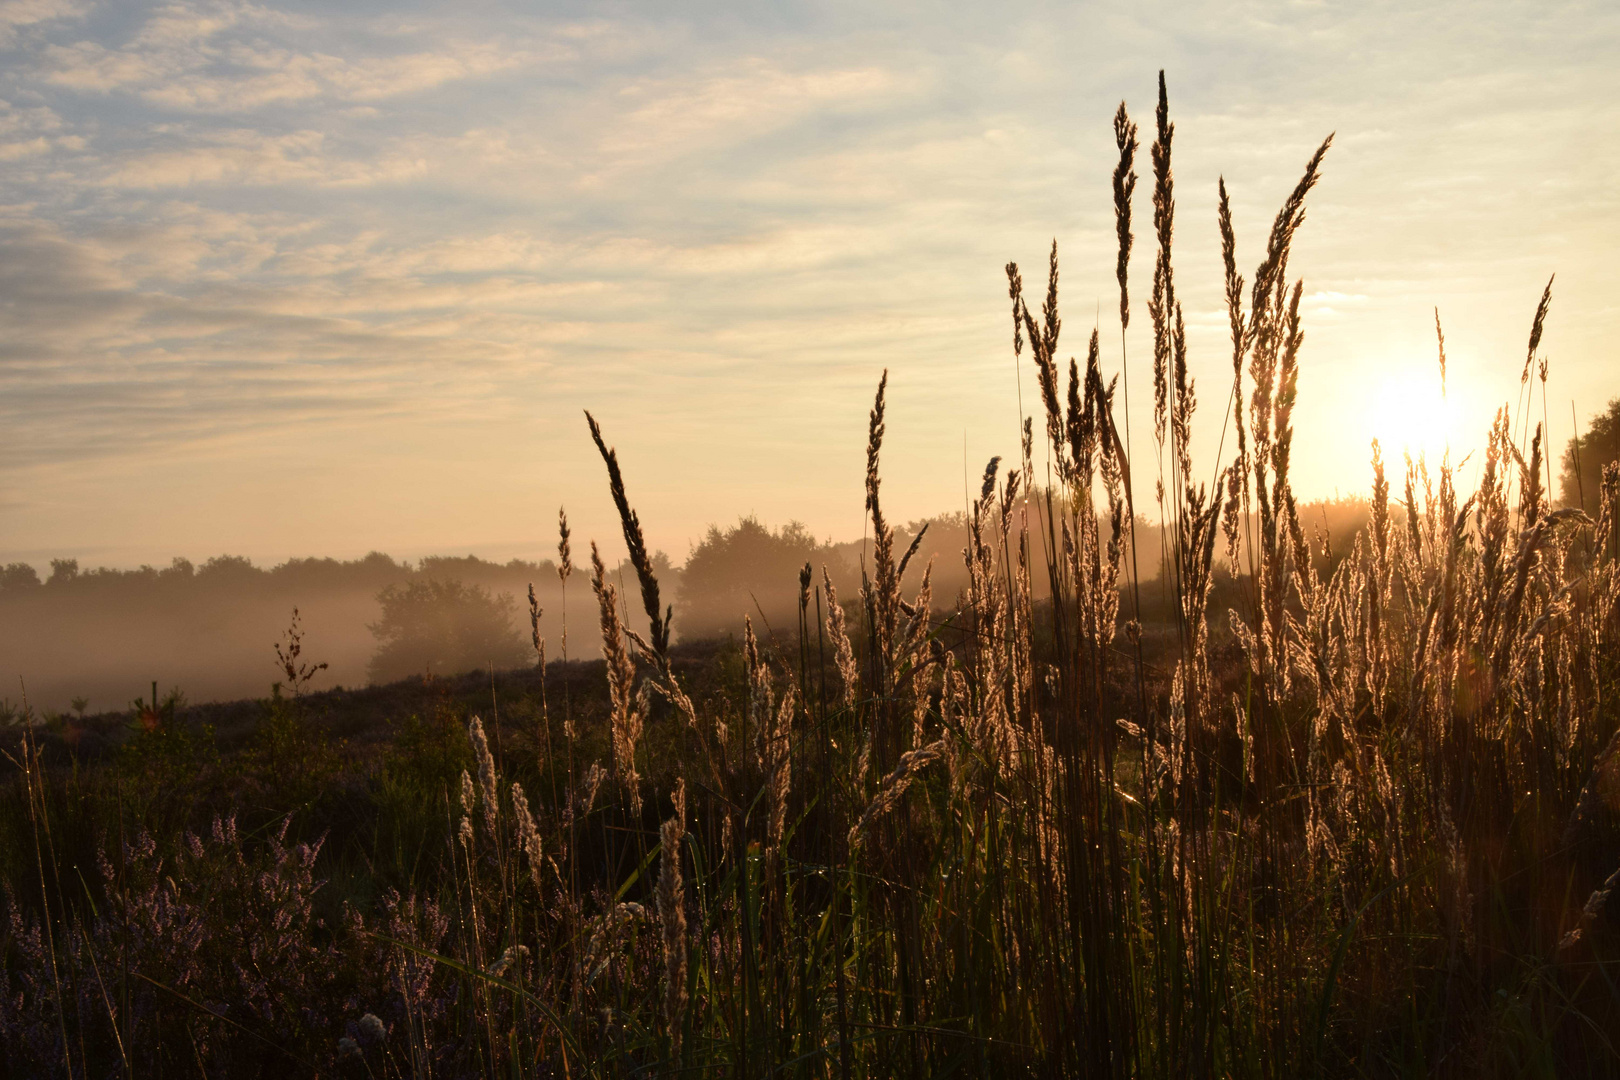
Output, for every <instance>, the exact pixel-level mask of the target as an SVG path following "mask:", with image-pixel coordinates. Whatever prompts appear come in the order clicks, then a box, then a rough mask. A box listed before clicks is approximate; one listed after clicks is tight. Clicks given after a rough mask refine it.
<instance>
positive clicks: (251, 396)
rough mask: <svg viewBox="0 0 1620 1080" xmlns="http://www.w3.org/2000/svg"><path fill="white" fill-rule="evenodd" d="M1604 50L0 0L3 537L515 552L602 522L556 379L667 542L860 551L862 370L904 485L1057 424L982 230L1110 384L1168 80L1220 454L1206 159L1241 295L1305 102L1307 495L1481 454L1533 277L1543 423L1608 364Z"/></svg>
mask: <svg viewBox="0 0 1620 1080" xmlns="http://www.w3.org/2000/svg"><path fill="white" fill-rule="evenodd" d="M1617 54H1620V8H1616V7H1615V6H1614V5H1612V4H1560V3H1491V2H1480V3H1468V4H1447V5H1434V4H1421V3H1399V4H1383V3H1355V4H1335V3H1324V2H1309V3H1305V2H1301V3H1238V2H1225V3H1219V2H1218V3H1209V4H1193V3H1183V4H1163V3H1157V4H1156V3H1151V2H1134V3H1121V4H1086V3H1081V4H1062V5H1045V4H1039V3H1035V4H1025V5H1018V6H1017V7H1016V8H1015V9H1010V8H1008V7H1006V6H1004V5H986V4H982V3H959V4H947V3H937V4H936V3H931V4H926V5H925V4H916V5H912V4H891V5H874V4H871V3H848V4H844V3H813V4H812V3H785V4H764V3H756V4H748V5H724V4H710V3H702V2H697V3H686V4H679V5H672V4H665V3H657V4H651V3H649V4H591V5H569V4H547V5H506V4H500V3H494V2H485V0H460V2H458V3H454V4H399V3H390V4H373V3H366V2H355V3H346V4H342V5H333V4H315V3H285V4H247V3H237V2H222V3H195V4H193V3H174V4H140V3H133V2H128V0H122V2H119V3H96V2H91V0H3V2H0V561H6V562H9V561H15V560H22V561H28V562H31V563H33V564H34V565H36V566H39V567H40V568H41V569H42V570H44V569H45V568H46V563H47V561H48V560H49V559H52V558H58V557H75V558H78V559H79V560H80V561H81V563H86V564H92V565H97V564H99V565H110V566H133V565H136V564H139V563H143V562H150V563H154V564H157V565H166V564H167V563H168V561H169V560H170V559H171V558H172V557H174V556H185V557H188V558H191V559H193V560H200V559H203V558H206V557H208V556H210V555H215V554H220V553H224V552H229V553H233V554H241V555H247V556H249V557H251V558H253V559H255V560H256V561H262V562H275V561H279V560H281V559H284V558H287V557H290V556H308V555H332V556H339V557H353V556H357V555H360V554H363V553H365V552H367V551H370V550H373V549H378V550H383V551H386V552H389V553H391V554H394V555H396V556H400V557H419V556H421V555H423V554H429V553H457V554H467V553H477V554H480V555H483V556H486V557H491V558H508V557H513V556H521V557H525V558H535V557H540V556H543V555H545V554H546V553H548V552H549V551H550V550H551V549H552V548H553V546H554V544H555V519H556V513H557V508H558V506H559V505H566V507H567V508H568V511H569V515H570V518H571V519H572V520H573V522H574V526H575V537H576V546H579V545H582V544H583V541H584V540H586V539H588V538H590V537H596V538H598V539H599V540H601V541H602V542H603V546H604V550H605V552H607V553H615V552H618V551H620V550H622V541H619V540H618V539H617V533H618V530H617V526H616V520H615V518H614V516H613V508H612V503H611V502H610V500H609V497H608V493H607V488H606V484H605V475H604V471H603V468H602V465H601V462H600V460H599V458H597V457H596V453H595V450H594V448H593V446H592V445H591V442H590V439H589V434H588V431H587V429H586V425H585V420H584V417H583V410H585V409H589V410H591V411H592V412H593V413H594V415H596V417H597V418H598V419H599V420H600V421H601V422H602V425H603V428H604V430H605V433H606V436H607V438H608V440H609V441H610V442H611V443H613V444H615V445H616V446H617V448H618V451H619V454H620V457H621V459H622V461H623V463H624V469H625V476H626V482H627V485H628V487H629V492H630V497H631V500H632V502H633V503H634V504H635V505H636V507H637V509H638V511H639V513H640V517H641V520H642V521H643V523H644V524H645V526H646V529H647V533H648V538H649V542H650V543H651V545H652V546H654V547H656V548H659V549H662V550H664V551H666V552H668V553H669V554H670V556H671V557H672V558H673V559H674V560H675V561H676V562H677V563H679V562H680V561H682V560H683V559H684V557H685V555H686V553H687V551H688V550H689V547H690V544H691V543H692V542H693V541H694V540H696V539H699V538H700V537H701V536H702V534H703V532H704V531H705V529H706V528H707V526H708V525H709V524H711V523H721V524H724V523H727V522H730V521H734V520H736V518H737V517H738V516H739V515H742V514H755V515H757V516H758V517H759V518H760V519H761V520H763V521H765V522H766V523H768V524H773V525H779V524H782V523H784V522H786V521H789V520H798V521H801V522H803V523H805V524H806V525H808V526H809V527H810V528H811V530H812V531H813V532H815V533H816V534H817V535H819V536H827V537H832V538H835V539H839V540H842V539H848V538H853V537H858V536H860V535H861V534H862V532H863V497H862V488H861V484H862V476H863V471H864V451H865V429H866V420H867V410H868V408H869V407H870V404H871V398H872V394H873V391H874V390H875V388H876V384H877V381H878V377H879V375H880V374H881V372H882V371H883V370H884V369H887V370H888V371H889V391H888V394H889V397H888V401H889V414H888V441H887V442H886V443H885V446H884V457H883V473H884V477H885V487H884V493H885V504H886V509H887V513H888V515H889V516H890V518H891V519H895V520H900V521H904V520H907V519H910V518H918V517H922V516H925V515H930V514H934V513H938V512H942V511H948V510H951V509H959V508H961V506H962V504H963V476H964V471H966V472H971V473H972V474H973V475H975V476H977V474H978V473H979V472H980V470H981V469H982V468H983V464H984V462H985V460H986V459H987V458H989V457H990V456H991V455H992V454H1003V455H1008V456H1013V455H1016V452H1017V436H1016V432H1017V425H1018V418H1019V415H1020V401H1022V406H1023V409H1024V410H1025V411H1026V412H1027V411H1029V410H1031V409H1034V408H1035V407H1036V406H1037V405H1038V401H1037V398H1036V396H1035V392H1034V383H1033V375H1032V372H1031V371H1029V370H1025V371H1023V372H1019V371H1017V370H1016V368H1015V365H1014V361H1013V357H1012V349H1011V341H1010V338H1011V332H1010V327H1009V325H1008V323H1009V316H1008V301H1007V295H1006V281H1005V276H1004V272H1003V269H1002V268H1003V266H1004V264H1005V263H1007V262H1008V261H1016V262H1018V263H1019V264H1020V265H1021V266H1022V267H1023V269H1024V276H1025V280H1026V283H1027V285H1028V287H1029V288H1030V290H1031V291H1033V292H1035V293H1036V295H1039V291H1040V289H1041V285H1042V282H1043V279H1044V264H1045V258H1046V251H1047V248H1048V246H1049V245H1050V244H1051V243H1052V242H1053V240H1056V242H1057V244H1058V247H1059V252H1060V255H1061V258H1062V267H1063V276H1062V303H1063V312H1064V325H1065V335H1064V338H1063V342H1062V344H1061V345H1060V349H1061V351H1062V353H1063V354H1064V355H1065V356H1067V355H1068V354H1070V353H1077V354H1080V355H1081V356H1082V357H1083V355H1084V348H1085V342H1086V338H1087V336H1089V333H1090V330H1091V328H1092V326H1093V325H1097V326H1098V327H1099V329H1100V331H1101V333H1102V340H1103V342H1104V353H1103V355H1104V361H1105V363H1104V367H1105V373H1106V374H1110V375H1111V374H1113V373H1114V372H1117V371H1119V370H1120V365H1121V348H1120V335H1119V328H1118V321H1117V316H1116V315H1115V314H1114V313H1115V312H1116V311H1117V304H1118V299H1117V293H1116V291H1115V285H1114V282H1113V272H1114V259H1115V252H1114V236H1113V218H1112V204H1111V193H1110V188H1109V176H1110V173H1111V171H1112V169H1113V166H1114V161H1115V150H1114V147H1113V138H1112V129H1111V118H1112V114H1113V111H1114V109H1115V108H1116V107H1117V105H1118V104H1119V102H1120V101H1121V100H1122V99H1123V100H1124V101H1125V102H1126V103H1127V105H1128V107H1129V108H1130V109H1131V111H1132V114H1133V115H1134V117H1135V118H1136V119H1137V120H1138V121H1139V122H1141V123H1142V125H1143V132H1144V138H1143V142H1144V150H1143V153H1142V155H1141V157H1140V159H1139V163H1140V165H1139V167H1140V171H1143V172H1146V171H1147V161H1146V149H1145V148H1146V143H1147V141H1149V138H1148V134H1147V133H1148V131H1149V129H1150V128H1151V126H1152V111H1153V105H1154V95H1155V92H1156V80H1157V75H1158V72H1159V70H1160V69H1161V68H1162V69H1164V70H1165V72H1166V78H1167V80H1168V85H1169V93H1170V106H1171V113H1172V118H1173V119H1174V121H1175V124H1176V131H1175V141H1174V158H1173V163H1174V169H1175V176H1176V185H1177V186H1176V193H1177V219H1176V222H1177V231H1176V237H1177V248H1176V251H1177V256H1176V258H1177V281H1178V288H1179V290H1180V293H1181V296H1182V300H1183V303H1184V304H1185V307H1186V317H1187V322H1188V333H1189V343H1190V349H1191V357H1192V359H1191V364H1192V373H1193V375H1194V376H1195V378H1196V379H1197V384H1196V385H1197V393H1198V398H1199V401H1200V410H1199V413H1198V415H1197V418H1196V421H1195V423H1196V433H1197V434H1196V441H1195V456H1196V457H1197V458H1198V460H1199V461H1200V462H1201V463H1202V464H1204V465H1207V466H1208V467H1209V468H1210V471H1211V473H1213V472H1214V469H1215V456H1214V455H1215V451H1216V448H1217V446H1218V445H1219V444H1220V435H1221V420H1222V418H1223V415H1224V408H1225V402H1226V400H1227V395H1228V393H1229V390H1230V381H1231V379H1230V359H1229V351H1228V350H1229V345H1228V343H1227V339H1226V336H1225V335H1226V329H1225V326H1226V316H1225V313H1224V310H1223V309H1222V308H1221V306H1220V305H1221V303H1222V301H1221V295H1220V270H1219V265H1220V264H1219V239H1218V234H1217V232H1216V225H1215V185H1216V180H1217V178H1218V177H1220V176H1224V177H1225V179H1226V182H1227V184H1228V187H1229V188H1230V189H1231V192H1232V198H1233V210H1234V217H1235V223H1236V228H1237V238H1238V258H1239V264H1240V269H1242V270H1243V271H1244V273H1245V274H1246V276H1252V274H1253V269H1254V266H1255V265H1256V264H1257V263H1258V262H1259V260H1260V258H1261V255H1262V249H1263V243H1264V237H1265V234H1266V231H1267V230H1268V228H1269V226H1270V222H1271V218H1272V216H1273V215H1274V214H1275V213H1276V210H1277V207H1278V206H1279V204H1280V203H1281V201H1282V199H1283V197H1284V196H1285V195H1286V194H1287V192H1288V190H1289V189H1290V188H1291V187H1292V186H1293V184H1294V183H1295V181H1296V179H1297V178H1298V176H1299V173H1300V170H1301V168H1302V167H1303V165H1304V162H1305V161H1306V159H1307V158H1308V157H1309V155H1310V153H1311V151H1312V150H1313V149H1314V148H1315V147H1316V146H1317V144H1318V143H1320V142H1321V140H1322V139H1323V138H1324V137H1325V136H1327V135H1328V134H1329V133H1330V132H1331V133H1334V136H1335V137H1334V144H1333V149H1332V150H1331V151H1330V153H1329V154H1328V157H1327V161H1326V166H1325V172H1324V178H1323V180H1322V182H1321V184H1320V186H1319V187H1318V188H1317V190H1316V191H1315V192H1314V193H1313V195H1312V198H1311V200H1310V203H1309V211H1308V216H1307V220H1306V223H1305V226H1304V228H1303V230H1302V232H1301V234H1300V236H1299V239H1298V241H1297V244H1296V248H1295V254H1294V258H1293V261H1292V264H1291V266H1292V272H1293V273H1294V274H1296V275H1298V276H1300V277H1301V278H1302V280H1303V282H1304V292H1305V302H1304V304H1303V311H1304V327H1305V332H1306V341H1305V346H1304V352H1303V356H1302V371H1301V377H1300V399H1299V406H1298V409H1297V411H1296V414H1295V424H1296V431H1297V435H1296V450H1295V477H1296V488H1297V490H1298V491H1299V492H1300V493H1301V495H1302V496H1304V497H1307V498H1309V497H1331V496H1333V495H1334V494H1335V493H1340V494H1348V493H1351V492H1357V491H1360V490H1363V489H1364V488H1365V487H1366V486H1367V483H1368V477H1369V468H1368V460H1369V441H1370V439H1371V438H1372V437H1373V436H1374V435H1379V436H1381V437H1382V439H1383V440H1384V443H1385V447H1386V454H1387V455H1389V456H1391V457H1398V455H1399V452H1400V447H1401V446H1404V445H1408V444H1410V445H1412V446H1414V447H1416V448H1417V449H1420V450H1425V451H1426V452H1428V453H1431V454H1437V453H1439V452H1441V448H1442V447H1443V446H1444V445H1446V444H1447V443H1449V445H1450V446H1451V447H1452V452H1453V455H1454V457H1459V458H1460V457H1462V456H1463V455H1464V454H1465V453H1466V450H1467V448H1469V447H1472V446H1474V445H1477V444H1478V442H1479V441H1480V437H1481V436H1482V435H1483V433H1484V431H1485V430H1486V428H1487V427H1488V425H1489V422H1490V418H1491V413H1492V411H1493V410H1494V409H1495V408H1496V406H1497V405H1498V404H1500V403H1503V402H1511V401H1512V400H1513V399H1514V397H1515V395H1516V392H1517V390H1518V381H1519V375H1520V372H1521V369H1522V366H1523V363H1524V357H1525V346H1526V338H1527V336H1528V331H1529V327H1530V322H1531V317H1532V315H1533V312H1534V310H1535V306H1536V302H1537V300H1538V298H1539V296H1540V293H1541V289H1542V286H1543V285H1544V284H1545V282H1546V280H1547V278H1548V277H1549V276H1550V275H1552V274H1554V273H1556V274H1557V280H1556V283H1555V285H1554V293H1553V302H1552V311H1551V315H1550V318H1549V320H1548V324H1547V332H1546V335H1545V337H1544V339H1543V343H1542V352H1543V353H1544V354H1545V355H1546V356H1547V358H1548V360H1549V379H1548V384H1547V398H1548V401H1549V405H1548V409H1547V413H1548V416H1549V419H1550V425H1551V432H1552V437H1553V439H1554V441H1555V443H1558V444H1561V443H1562V442H1563V441H1564V440H1566V439H1567V438H1568V436H1569V432H1570V423H1571V419H1570V403H1571V402H1573V403H1574V407H1575V412H1576V413H1577V414H1578V415H1579V417H1580V421H1581V423H1583V424H1584V423H1585V422H1586V420H1587V419H1588V417H1589V416H1590V415H1591V413H1593V412H1594V411H1596V410H1597V409H1599V408H1600V407H1601V406H1602V404H1603V402H1605V401H1607V400H1608V399H1609V398H1610V397H1612V396H1615V395H1620V363H1617V362H1616V358H1615V355H1614V353H1615V347H1614V342H1615V341H1616V339H1617V331H1620V308H1617V299H1616V298H1617V297H1620V267H1617V261H1616V260H1615V258H1614V257H1613V252H1614V251H1615V250H1616V249H1617V247H1620V244H1617V241H1620V187H1617V186H1616V184H1615V183H1614V177H1615V176H1616V175H1620V139H1617V137H1616V136H1617V125H1620V65H1617V64H1614V63H1613V58H1614V56H1615V55H1617ZM1150 187H1151V183H1150V182H1144V183H1143V184H1142V186H1141V187H1139V189H1138V202H1137V208H1136V215H1137V218H1136V220H1137V223H1138V225H1137V247H1136V259H1135V261H1134V263H1133V267H1132V270H1133V275H1132V290H1133V300H1134V303H1135V308H1134V314H1133V320H1132V326H1131V331H1130V335H1129V339H1128V341H1127V343H1126V351H1125V355H1126V357H1127V358H1128V362H1129V364H1130V368H1129V379H1130V381H1131V390H1132V398H1131V421H1132V431H1133V434H1134V436H1135V440H1134V445H1133V448H1132V449H1133V454H1134V455H1136V456H1137V457H1138V458H1141V457H1143V456H1146V455H1151V454H1152V453H1153V445H1152V442H1151V438H1150V432H1151V427H1152V425H1151V415H1150V413H1149V411H1148V410H1149V409H1150V407H1151V385H1150V381H1149V380H1150V371H1149V368H1148V356H1149V344H1150V338H1149V336H1148V335H1149V330H1148V326H1149V323H1148V318H1147V311H1146V305H1145V300H1146V296H1147V292H1148V288H1149V283H1150V275H1151V261H1150V260H1151V243H1150V238H1149V237H1148V236H1147V235H1146V233H1147V231H1148V228H1149V223H1150V211H1149V207H1148V204H1147V198H1146V196H1147V193H1148V191H1149V189H1150ZM1436 307H1438V308H1439V311H1440V317H1441V319H1442V321H1443V323H1444V325H1445V332H1446V343H1447V352H1448V356H1449V361H1450V370H1449V379H1448V394H1447V397H1446V398H1445V399H1444V401H1442V400H1441V399H1440V398H1439V396H1438V373H1437V371H1436V364H1435V340H1434V310H1435V308H1436ZM1026 360H1027V353H1026ZM1038 429H1039V424H1038V423H1037V430H1038ZM1226 445H1227V447H1228V452H1229V449H1230V442H1229V441H1228V443H1227V444H1226Z"/></svg>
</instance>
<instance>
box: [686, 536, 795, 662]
mask: <svg viewBox="0 0 1620 1080" xmlns="http://www.w3.org/2000/svg"><path fill="white" fill-rule="evenodd" d="M825 558H826V555H825V552H824V549H823V546H822V545H820V544H818V543H817V542H816V539H815V537H814V536H812V535H811V534H810V530H809V529H807V528H805V527H804V526H803V525H801V524H800V523H798V522H797V521H793V522H789V523H788V524H786V525H784V526H782V527H781V528H780V529H778V530H777V531H776V532H774V533H773V532H772V531H771V530H770V529H769V528H767V527H766V526H764V525H761V524H760V523H759V520H758V519H757V518H753V517H745V518H739V519H738V521H737V524H736V525H734V526H733V527H731V528H729V529H725V530H722V529H720V528H719V527H718V526H715V525H711V526H709V533H708V535H707V536H705V537H704V538H703V542H702V543H700V544H698V545H697V546H696V547H694V548H693V549H692V553H691V555H689V556H688V557H687V560H686V567H685V569H684V570H683V571H682V573H681V600H680V604H679V606H678V607H677V608H676V613H677V616H678V618H679V627H680V632H681V634H682V635H683V636H684V637H686V638H688V639H690V638H694V637H703V636H705V635H707V634H713V633H715V632H717V631H719V630H722V629H738V628H740V627H741V626H742V621H743V616H744V615H751V616H753V618H754V621H755V622H756V623H758V622H759V618H760V616H759V610H763V611H764V612H765V615H766V618H767V619H768V620H770V621H771V622H772V623H773V624H774V623H777V622H781V623H782V625H781V626H779V627H778V629H780V630H784V631H794V632H796V627H795V625H794V624H793V620H794V618H795V615H794V606H795V605H796V604H797V603H798V594H799V568H800V567H801V566H803V565H804V564H805V563H806V562H813V563H815V564H816V565H817V566H820V564H821V563H822V562H823V561H824V560H825ZM756 602H757V603H758V605H759V609H756V607H755V604H756Z"/></svg>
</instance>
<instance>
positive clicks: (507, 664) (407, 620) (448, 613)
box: [367, 579, 527, 682]
mask: <svg viewBox="0 0 1620 1080" xmlns="http://www.w3.org/2000/svg"><path fill="white" fill-rule="evenodd" d="M377 600H378V602H379V603H381V604H382V618H381V619H379V620H378V621H377V622H375V623H372V624H371V627H370V629H371V632H372V634H373V635H374V636H375V637H376V638H377V641H378V646H377V652H376V654H375V655H374V656H373V657H372V658H371V663H370V665H369V666H368V668H367V673H368V674H369V675H370V677H371V680H372V681H373V682H389V681H391V680H394V679H402V678H405V677H406V676H409V675H423V674H429V673H431V674H434V675H447V674H454V673H457V672H463V671H473V670H475V669H477V668H481V667H483V666H484V665H485V664H494V665H495V666H496V667H498V668H513V667H519V666H521V665H522V664H523V662H524V661H525V659H527V653H526V651H525V645H524V641H523V639H522V638H521V637H519V636H518V632H517V628H516V625H515V623H514V621H513V618H514V612H515V604H514V602H513V600H512V597H511V594H509V593H501V594H500V595H499V596H492V595H490V592H489V590H488V589H485V588H483V587H482V586H478V585H463V584H462V583H461V582H459V581H447V580H433V579H429V580H425V581H421V580H419V581H409V582H405V583H403V584H395V585H390V586H388V587H387V588H385V589H383V591H382V592H380V593H378V594H377Z"/></svg>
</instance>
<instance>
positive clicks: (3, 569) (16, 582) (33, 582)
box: [0, 562, 39, 592]
mask: <svg viewBox="0 0 1620 1080" xmlns="http://www.w3.org/2000/svg"><path fill="white" fill-rule="evenodd" d="M38 585H39V571H37V570H35V569H34V568H33V567H32V566H29V565H28V564H27V563H20V562H14V563H10V564H8V565H6V566H0V592H21V591H22V590H24V589H33V588H35V587H37V586H38Z"/></svg>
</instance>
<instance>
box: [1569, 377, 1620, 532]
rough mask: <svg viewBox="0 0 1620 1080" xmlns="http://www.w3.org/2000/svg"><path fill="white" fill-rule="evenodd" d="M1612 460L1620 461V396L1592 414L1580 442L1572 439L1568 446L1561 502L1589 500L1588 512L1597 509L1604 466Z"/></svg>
mask: <svg viewBox="0 0 1620 1080" xmlns="http://www.w3.org/2000/svg"><path fill="white" fill-rule="evenodd" d="M1611 461H1620V397H1617V398H1614V399H1612V400H1610V402H1609V407H1608V408H1607V409H1605V410H1604V411H1603V412H1600V413H1598V414H1597V415H1596V416H1594V417H1592V422H1591V424H1590V425H1588V427H1587V429H1586V431H1585V432H1584V433H1582V435H1581V436H1580V440H1579V442H1578V443H1577V441H1576V440H1575V439H1570V440H1569V443H1568V445H1566V446H1565V447H1564V459H1563V474H1562V476H1561V477H1560V479H1559V485H1558V498H1559V501H1560V502H1562V503H1563V504H1564V505H1565V506H1580V505H1582V503H1585V508H1586V510H1587V512H1588V513H1591V512H1593V511H1595V510H1596V509H1597V505H1598V501H1597V500H1598V491H1599V489H1600V487H1601V486H1602V483H1603V466H1605V465H1607V464H1609V462H1611ZM1577 462H1578V463H1579V466H1580V468H1579V470H1577V469H1576V464H1577ZM1583 496H1584V498H1583Z"/></svg>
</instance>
